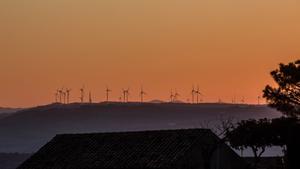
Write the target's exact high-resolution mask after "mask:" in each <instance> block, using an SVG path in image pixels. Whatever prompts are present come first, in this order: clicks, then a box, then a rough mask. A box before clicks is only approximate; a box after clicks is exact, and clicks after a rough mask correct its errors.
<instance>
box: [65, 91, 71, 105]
mask: <svg viewBox="0 0 300 169" xmlns="http://www.w3.org/2000/svg"><path fill="white" fill-rule="evenodd" d="M71 90H72V89H68V88H67V89H66V94H67V104H69V103H70V92H71Z"/></svg>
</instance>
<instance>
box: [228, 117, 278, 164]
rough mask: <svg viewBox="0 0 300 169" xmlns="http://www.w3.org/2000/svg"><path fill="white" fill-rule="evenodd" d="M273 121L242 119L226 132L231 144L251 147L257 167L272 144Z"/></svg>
mask: <svg viewBox="0 0 300 169" xmlns="http://www.w3.org/2000/svg"><path fill="white" fill-rule="evenodd" d="M271 131H272V127H271V122H270V121H269V120H267V119H260V120H254V119H249V120H242V121H241V122H239V123H237V125H236V126H233V127H232V128H231V129H230V130H227V132H226V133H225V138H226V140H227V141H228V142H229V144H230V145H231V146H232V147H233V148H235V149H239V150H243V149H246V148H250V149H251V150H252V152H253V155H254V168H256V166H257V164H258V162H259V160H260V157H261V155H262V154H263V153H264V152H265V150H266V147H269V146H272V141H273V139H274V138H273V137H274V136H273V133H272V132H271Z"/></svg>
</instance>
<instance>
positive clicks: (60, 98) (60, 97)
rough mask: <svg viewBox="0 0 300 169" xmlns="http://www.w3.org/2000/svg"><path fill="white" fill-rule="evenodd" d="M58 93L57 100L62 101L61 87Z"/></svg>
mask: <svg viewBox="0 0 300 169" xmlns="http://www.w3.org/2000/svg"><path fill="white" fill-rule="evenodd" d="M58 93H59V102H60V103H62V94H63V88H62V89H60V90H58Z"/></svg>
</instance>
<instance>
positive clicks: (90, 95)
mask: <svg viewBox="0 0 300 169" xmlns="http://www.w3.org/2000/svg"><path fill="white" fill-rule="evenodd" d="M92 102H93V100H92V93H91V92H89V103H92Z"/></svg>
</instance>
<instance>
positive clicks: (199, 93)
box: [195, 86, 202, 104]
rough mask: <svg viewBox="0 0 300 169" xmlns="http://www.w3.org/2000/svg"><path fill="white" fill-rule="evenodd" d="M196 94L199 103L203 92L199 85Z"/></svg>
mask: <svg viewBox="0 0 300 169" xmlns="http://www.w3.org/2000/svg"><path fill="white" fill-rule="evenodd" d="M195 93H196V95H197V104H198V103H199V95H201V96H202V93H201V92H200V90H199V86H197V90H196V91H195Z"/></svg>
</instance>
